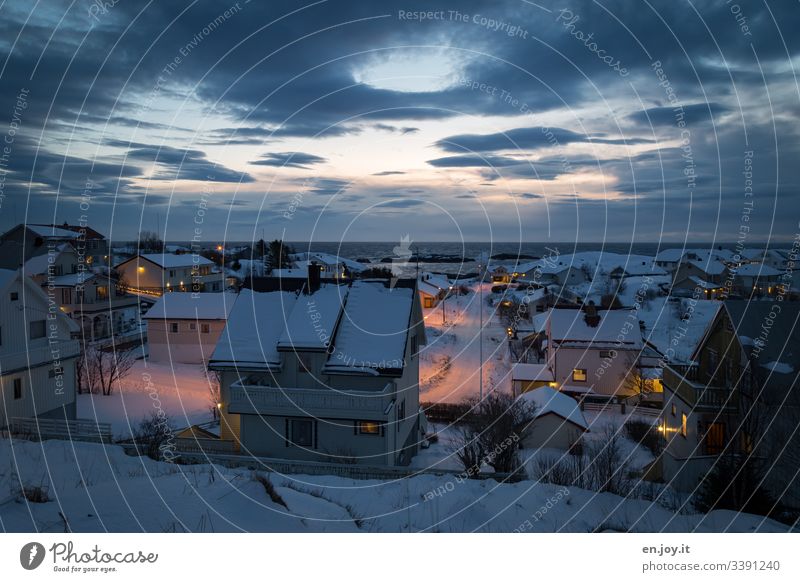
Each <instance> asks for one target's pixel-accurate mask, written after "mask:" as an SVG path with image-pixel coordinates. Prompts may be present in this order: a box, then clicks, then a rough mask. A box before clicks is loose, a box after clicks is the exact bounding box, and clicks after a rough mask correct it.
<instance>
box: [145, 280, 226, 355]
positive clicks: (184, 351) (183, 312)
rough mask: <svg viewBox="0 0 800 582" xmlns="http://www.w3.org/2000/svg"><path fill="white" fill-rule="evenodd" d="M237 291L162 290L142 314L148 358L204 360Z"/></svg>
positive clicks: (217, 337)
mask: <svg viewBox="0 0 800 582" xmlns="http://www.w3.org/2000/svg"><path fill="white" fill-rule="evenodd" d="M236 298H237V295H236V294H233V293H165V294H164V295H162V296H161V297H160V298H159V300H158V301H157V302H156V304H155V305H153V307H151V308H150V310H148V312H147V313H146V314H145V316H144V320H145V321H146V322H147V345H148V353H149V356H148V359H149V360H150V361H151V362H175V363H181V364H204V363H206V362H208V359H209V358H210V357H211V354H212V352H213V351H214V348H215V347H216V345H217V340H219V336H220V334H222V330H223V329H225V323H226V321H227V320H228V314H229V313H230V311H231V309H232V308H233V304H234V302H235V301H236Z"/></svg>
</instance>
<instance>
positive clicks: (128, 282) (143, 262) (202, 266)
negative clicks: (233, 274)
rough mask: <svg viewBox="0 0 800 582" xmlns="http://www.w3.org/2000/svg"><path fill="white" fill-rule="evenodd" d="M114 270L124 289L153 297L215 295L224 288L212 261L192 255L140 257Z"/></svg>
mask: <svg viewBox="0 0 800 582" xmlns="http://www.w3.org/2000/svg"><path fill="white" fill-rule="evenodd" d="M115 270H116V271H117V273H119V278H120V282H121V284H122V285H123V286H124V288H125V289H126V290H128V291H130V292H132V293H139V294H145V295H151V296H155V297H160V296H161V295H163V294H164V293H169V292H172V291H183V292H189V291H190V292H192V293H204V292H205V293H207V292H217V291H222V290H223V285H224V276H223V274H222V272H221V271H220V270H219V269H217V268H216V266H215V265H214V263H213V261H211V260H209V259H207V258H205V257H202V256H200V255H198V254H194V253H185V254H181V255H170V254H167V253H151V254H140V255H136V256H134V257H131V258H130V259H127V260H124V261H122V262H121V263H120V264H118V265H117V266H116V267H115Z"/></svg>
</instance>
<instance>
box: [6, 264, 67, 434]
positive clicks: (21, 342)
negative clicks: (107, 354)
mask: <svg viewBox="0 0 800 582" xmlns="http://www.w3.org/2000/svg"><path fill="white" fill-rule="evenodd" d="M76 331H77V325H76V324H75V322H73V321H72V320H71V319H70V318H68V317H67V316H66V315H64V314H63V313H61V311H60V310H59V309H58V308H57V307H56V306H55V305H53V304H51V303H50V302H49V300H48V296H47V294H46V293H45V292H44V291H43V290H42V288H41V287H39V285H37V284H36V283H34V282H33V281H32V280H31V279H30V278H29V277H26V276H25V275H24V274H23V273H22V271H20V270H17V271H11V270H6V269H0V392H2V399H0V428H5V427H7V426H8V425H9V423H10V422H11V420H12V419H14V418H34V417H35V418H41V419H61V420H74V419H75V395H76V383H75V361H76V358H77V357H78V354H79V351H80V347H79V342H78V341H77V340H74V339H72V338H71V335H72V334H73V333H74V332H76Z"/></svg>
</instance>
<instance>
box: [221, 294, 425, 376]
mask: <svg viewBox="0 0 800 582" xmlns="http://www.w3.org/2000/svg"><path fill="white" fill-rule="evenodd" d="M414 299H415V296H414V291H413V289H412V288H411V287H395V288H393V289H392V288H388V287H387V286H386V282H384V281H354V282H353V283H352V285H350V286H349V287H345V286H337V285H323V286H322V287H321V288H320V289H319V290H317V291H316V292H314V293H313V294H311V295H305V294H297V293H290V292H285V291H271V292H267V293H259V292H254V291H251V290H249V289H245V290H243V291H242V292H241V294H240V295H239V298H238V299H237V300H236V303H235V305H234V307H233V309H232V310H231V312H230V314H229V316H228V323H227V325H226V326H225V331H224V332H223V334H222V336H221V337H220V339H219V342H218V343H217V347H216V349H215V350H214V353H213V355H212V357H211V359H210V364H211V366H212V367H213V366H217V367H227V366H233V365H236V366H240V367H243V368H248V367H268V368H275V367H278V366H280V363H281V358H280V353H279V349H292V348H293V349H322V348H327V347H329V344H332V345H331V347H330V355H329V356H328V360H327V362H326V364H325V369H324V371H325V372H327V373H337V372H343V373H353V372H360V373H370V374H378V373H379V370H382V369H388V370H396V369H403V368H404V367H405V363H406V362H405V360H404V358H405V346H406V339H407V336H408V326H409V321H410V318H411V309H412V308H413V302H414ZM423 343H424V342H423Z"/></svg>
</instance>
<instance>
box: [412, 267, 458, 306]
mask: <svg viewBox="0 0 800 582" xmlns="http://www.w3.org/2000/svg"><path fill="white" fill-rule="evenodd" d="M452 288H453V285H452V283H450V281H449V280H448V279H447V278H446V277H444V276H443V275H435V274H433V273H422V274H420V276H419V281H418V282H417V293H419V298H420V301H421V302H422V307H424V308H425V309H432V308H434V307H436V306H438V305H439V302H440V301H442V300H443V299H445V298H447V296H448V295H449V294H450V291H451V290H452Z"/></svg>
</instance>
